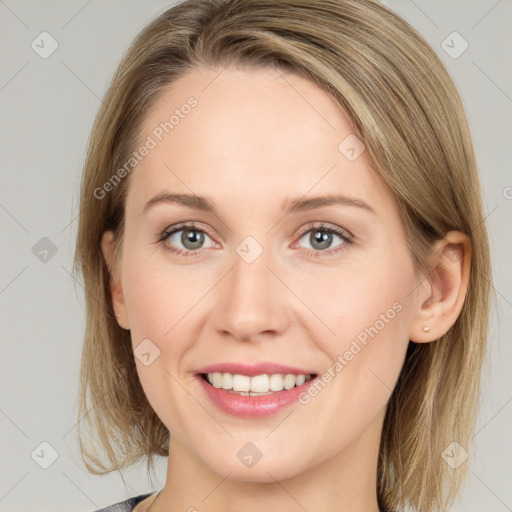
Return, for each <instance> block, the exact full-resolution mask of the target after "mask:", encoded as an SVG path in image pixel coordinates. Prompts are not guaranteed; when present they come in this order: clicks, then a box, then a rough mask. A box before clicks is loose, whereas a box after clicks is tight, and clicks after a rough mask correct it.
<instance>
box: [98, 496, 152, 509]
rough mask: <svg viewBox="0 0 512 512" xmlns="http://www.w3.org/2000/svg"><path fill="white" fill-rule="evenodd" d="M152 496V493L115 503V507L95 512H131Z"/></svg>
mask: <svg viewBox="0 0 512 512" xmlns="http://www.w3.org/2000/svg"><path fill="white" fill-rule="evenodd" d="M152 494H153V493H152V492H150V493H148V494H140V495H139V496H134V497H133V498H128V499H127V500H125V501H120V502H119V503H114V504H113V505H109V506H108V507H105V508H101V509H99V510H95V511H94V512H131V511H132V510H133V509H134V507H135V505H137V503H140V502H141V501H142V500H145V499H146V498H147V497H148V496H151V495H152Z"/></svg>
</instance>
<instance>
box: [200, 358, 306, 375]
mask: <svg viewBox="0 0 512 512" xmlns="http://www.w3.org/2000/svg"><path fill="white" fill-rule="evenodd" d="M215 372H219V373H232V374H239V375H247V376H249V377H253V376H254V375H263V374H265V373H267V374H274V373H282V374H293V375H315V373H314V372H311V371H309V370H304V369H303V368H297V367H295V366H287V365H283V364H279V363H271V362H262V363H257V364H245V363H217V364H211V365H208V366H204V367H203V368H200V369H199V370H197V371H196V373H197V374H200V373H215Z"/></svg>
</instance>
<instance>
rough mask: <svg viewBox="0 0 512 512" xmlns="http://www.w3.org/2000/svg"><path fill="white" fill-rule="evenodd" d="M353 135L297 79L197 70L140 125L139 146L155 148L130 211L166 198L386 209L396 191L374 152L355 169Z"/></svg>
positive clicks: (139, 174)
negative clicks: (350, 149) (329, 202)
mask: <svg viewBox="0 0 512 512" xmlns="http://www.w3.org/2000/svg"><path fill="white" fill-rule="evenodd" d="M192 105H193V106H192ZM354 131H355V130H354V128H353V125H352V123H351V120H350V119H349V118H348V117H347V116H346V115H345V114H344V112H343V111H342V110H341V109H340V108H339V106H338V105H337V104H336V103H335V101H334V100H333V99H332V98H331V97H330V96H329V95H328V94H327V93H326V92H325V91H323V90H322V89H321V88H320V87H319V86H317V85H316V84H314V83H313V82H310V81H309V80H306V79H305V78H303V77H301V76H299V75H296V74H294V73H284V72H282V71H277V70H274V69H271V68H259V69H243V70H242V69H236V68H227V69H205V68H200V69H194V70H191V71H189V72H187V73H186V74H185V75H184V76H182V77H181V78H179V79H178V80H176V81H175V82H174V83H172V84H171V85H170V86H169V87H168V88H167V89H166V90H165V91H164V92H163V93H162V94H161V95H160V97H159V98H158V100H157V102H156V103H155V105H154V107H153V108H152V110H151V112H150V113H149V114H148V115H147V116H146V118H145V120H144V122H143V125H142V128H141V132H140V139H139V141H140V144H141V145H143V144H144V143H148V141H150V140H151V142H150V143H149V144H148V145H151V146H152V147H151V149H150V150H149V151H148V152H147V155H146V156H144V157H143V158H142V159H141V160H140V162H139V163H138V164H137V166H136V168H135V169H134V171H133V173H132V174H133V176H132V177H131V185H130V190H129V193H128V200H127V201H128V202H127V208H130V205H132V206H134V207H136V208H137V209H138V210H140V209H141V208H142V207H143V204H145V203H146V201H148V200H149V199H151V197H152V196H153V195H155V194H157V193H159V192H162V191H164V190H167V191H173V192H184V193H192V194H197V195H202V196H215V197H217V198H218V199H219V201H228V202H233V201H234V200H239V201H240V204H245V205H248V202H247V201H251V200H254V199H255V198H260V200H261V199H262V198H269V200H270V198H272V200H273V201H274V200H275V199H276V197H277V196H282V198H287V197H297V196H302V195H304V194H307V193H308V191H311V193H313V194H321V193H322V194H323V193H336V192H340V193H341V192H342V193H345V194H351V195H355V196H359V197H361V198H363V197H364V198H365V199H366V200H367V201H369V202H372V201H373V202H375V201H380V202H382V201H385V200H386V198H385V197H383V194H384V195H386V194H388V196H389V190H386V186H385V184H384V182H383V180H382V179H381V178H380V177H379V176H378V174H377V173H376V172H374V170H373V169H372V168H371V163H370V159H369V158H368V155H367V151H364V152H363V153H362V154H361V156H360V157H358V158H357V159H356V160H353V161H351V160H349V159H347V157H346V153H343V151H342V150H340V143H342V142H343V141H345V140H349V141H350V140H352V139H350V137H352V138H354V137H355V135H354ZM347 137H349V139H347ZM353 140H354V141H356V142H357V139H353ZM342 148H343V145H342ZM390 199H391V198H390V197H387V200H388V201H389V200H390ZM274 202H275V201H274ZM279 204H281V200H280V201H279ZM260 207H261V206H260Z"/></svg>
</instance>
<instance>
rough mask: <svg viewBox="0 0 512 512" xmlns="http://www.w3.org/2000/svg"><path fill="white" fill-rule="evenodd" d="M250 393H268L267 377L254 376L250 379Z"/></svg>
mask: <svg viewBox="0 0 512 512" xmlns="http://www.w3.org/2000/svg"><path fill="white" fill-rule="evenodd" d="M233 389H235V388H233ZM235 391H236V390H235ZM251 391H256V392H257V393H268V375H255V376H254V377H252V378H251Z"/></svg>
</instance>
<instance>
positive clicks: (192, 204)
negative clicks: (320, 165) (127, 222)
mask: <svg viewBox="0 0 512 512" xmlns="http://www.w3.org/2000/svg"><path fill="white" fill-rule="evenodd" d="M159 204H179V205H181V206H185V207H187V208H193V209H196V210H202V211H205V212H211V213H213V214H215V215H216V214H217V211H216V208H215V206H214V204H213V202H212V201H211V200H210V199H208V198H206V197H202V196H196V195H192V194H171V193H168V192H162V193H160V194H158V195H156V196H155V197H153V198H152V199H150V200H149V201H148V202H147V203H146V204H145V205H144V209H143V213H145V212H146V211H148V210H149V209H150V208H152V207H154V206H156V205H159ZM334 205H337V206H352V207H356V208H361V209H363V210H366V211H368V212H371V213H373V214H376V212H375V210H374V209H373V208H372V207H371V206H370V205H369V204H367V203H365V202H364V201H361V200H360V199H355V198H352V197H347V196H344V195H327V196H316V197H310V198H298V199H293V200H290V199H287V200H285V201H284V202H283V203H282V205H281V210H282V211H283V212H284V213H286V214H288V213H294V212H304V211H309V210H314V209H316V208H322V207H325V206H334Z"/></svg>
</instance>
